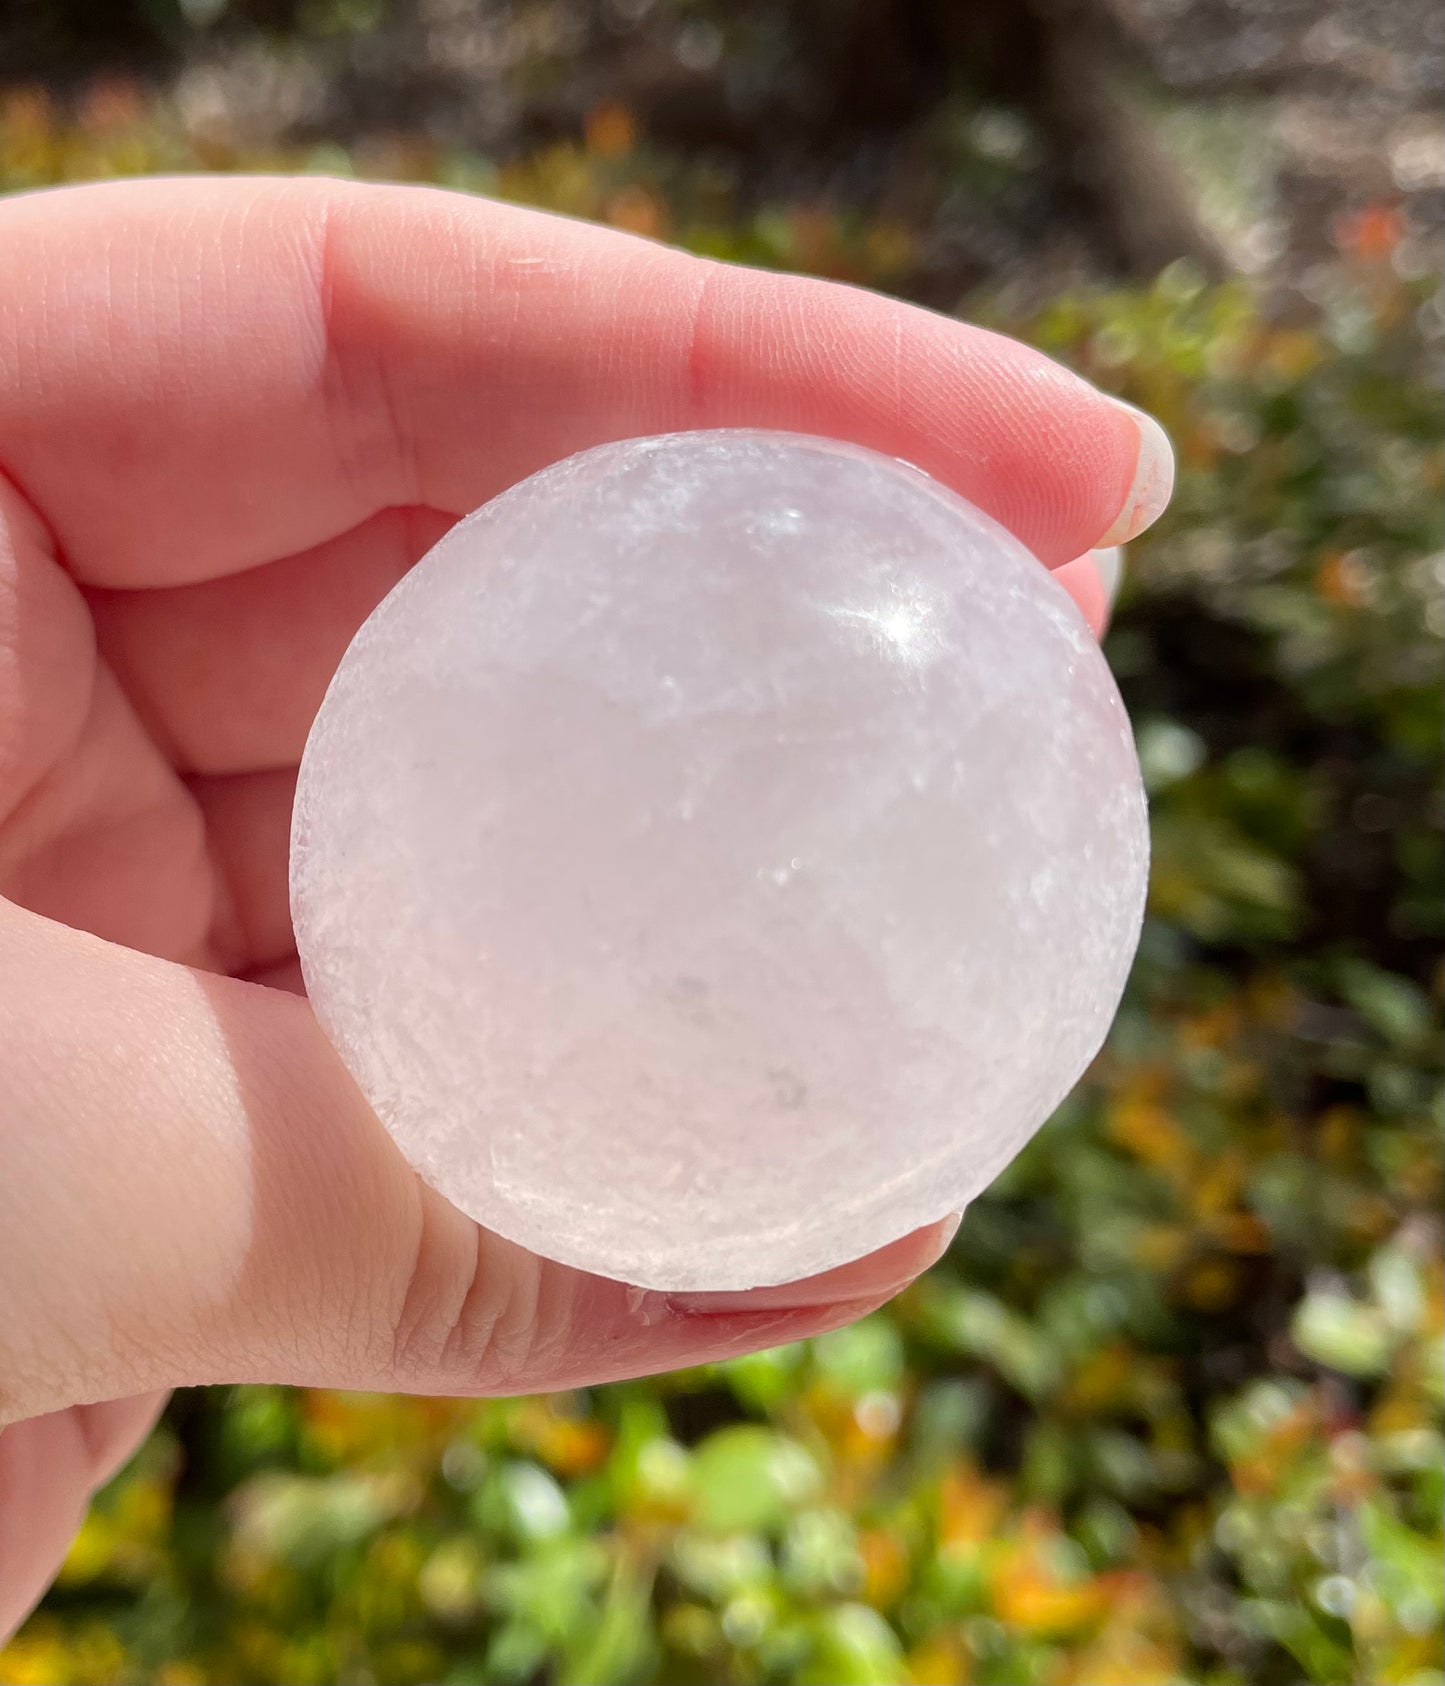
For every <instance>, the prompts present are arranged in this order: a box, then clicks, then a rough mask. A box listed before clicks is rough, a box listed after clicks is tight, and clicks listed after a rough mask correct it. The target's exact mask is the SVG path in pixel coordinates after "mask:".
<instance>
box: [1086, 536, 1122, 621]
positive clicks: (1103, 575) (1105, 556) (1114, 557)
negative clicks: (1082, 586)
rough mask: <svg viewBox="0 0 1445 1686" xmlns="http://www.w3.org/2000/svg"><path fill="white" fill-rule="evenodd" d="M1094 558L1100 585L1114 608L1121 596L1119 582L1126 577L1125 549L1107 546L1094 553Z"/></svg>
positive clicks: (1114, 545)
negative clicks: (1115, 600)
mask: <svg viewBox="0 0 1445 1686" xmlns="http://www.w3.org/2000/svg"><path fill="white" fill-rule="evenodd" d="M1093 557H1094V567H1095V568H1096V569H1097V570H1098V575H1099V583H1100V584H1101V585H1102V586H1103V588H1104V596H1105V597H1107V598H1108V600H1109V605H1110V607H1111V608H1112V607H1113V603H1114V599H1115V598H1116V597H1117V596H1118V595H1119V581H1120V580H1121V579H1122V578H1123V577H1124V551H1123V548H1122V547H1121V546H1119V545H1117V544H1111V545H1106V546H1105V547H1104V548H1103V549H1102V550H1096V551H1094V552H1093Z"/></svg>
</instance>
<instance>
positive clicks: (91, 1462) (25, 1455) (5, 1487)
mask: <svg viewBox="0 0 1445 1686" xmlns="http://www.w3.org/2000/svg"><path fill="white" fill-rule="evenodd" d="M164 1403H165V1395H164V1394H146V1395H142V1396H141V1397H139V1398H135V1399H111V1400H107V1401H106V1402H105V1403H104V1404H101V1405H77V1406H75V1407H74V1408H73V1409H71V1410H69V1411H53V1412H50V1413H49V1414H47V1415H46V1416H43V1417H32V1418H30V1419H28V1420H27V1421H25V1422H19V1423H14V1424H12V1425H11V1426H10V1427H9V1428H0V1646H3V1645H4V1643H5V1641H6V1639H7V1638H8V1637H9V1636H10V1634H11V1633H12V1632H13V1631H14V1630H15V1628H17V1627H18V1626H19V1625H20V1622H21V1621H22V1620H23V1619H24V1617H25V1616H26V1615H27V1614H28V1612H29V1611H30V1609H31V1607H32V1605H34V1604H35V1602H36V1601H37V1600H38V1599H39V1597H40V1595H41V1593H42V1592H44V1590H45V1588H46V1587H47V1586H48V1585H49V1584H50V1582H51V1580H52V1579H53V1578H54V1576H55V1573H56V1571H57V1570H58V1569H59V1567H60V1565H61V1563H62V1562H63V1561H64V1558H65V1553H66V1550H67V1549H68V1547H69V1545H70V1542H71V1540H72V1539H73V1538H74V1536H75V1531H76V1529H77V1528H78V1527H79V1526H80V1523H81V1519H82V1518H83V1517H84V1515H85V1507H86V1505H87V1503H88V1502H89V1500H90V1495H91V1494H92V1493H93V1492H94V1491H95V1490H96V1488H98V1487H100V1486H103V1485H104V1483H105V1482H107V1481H108V1480H109V1479H110V1478H111V1476H112V1475H114V1474H115V1472H116V1471H117V1470H118V1469H119V1468H120V1466H121V1465H122V1464H123V1463H125V1461H126V1460H127V1459H128V1458H129V1457H130V1456H131V1454H132V1453H133V1452H134V1451H135V1449H136V1447H137V1446H139V1445H140V1443H141V1441H142V1440H144V1439H145V1437H146V1435H147V1434H148V1433H149V1432H150V1430H151V1429H152V1428H153V1427H154V1425H155V1420H156V1418H157V1416H158V1415H159V1414H160V1410H161V1407H162V1406H163V1405H164Z"/></svg>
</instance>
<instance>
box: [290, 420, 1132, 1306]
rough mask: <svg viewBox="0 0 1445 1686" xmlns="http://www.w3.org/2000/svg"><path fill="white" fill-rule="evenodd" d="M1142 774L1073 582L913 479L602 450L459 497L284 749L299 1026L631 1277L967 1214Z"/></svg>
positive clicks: (455, 1186) (747, 1267)
mask: <svg viewBox="0 0 1445 1686" xmlns="http://www.w3.org/2000/svg"><path fill="white" fill-rule="evenodd" d="M1147 861H1148V838H1147V825H1146V814H1145V804H1144V797H1143V792H1142V788H1141V785H1140V780H1139V772H1138V766H1137V763H1136V760H1135V756H1134V748H1133V740H1132V736H1131V733H1130V729H1129V723H1128V720H1127V717H1126V715H1125V713H1124V709H1123V706H1122V704H1121V702H1120V699H1119V696H1118V693H1117V690H1116V689H1115V686H1114V682H1113V679H1112V677H1111V676H1110V674H1109V671H1108V668H1107V666H1106V664H1105V662H1104V659H1103V657H1102V655H1101V654H1100V652H1099V650H1098V649H1097V647H1096V645H1095V643H1094V641H1093V639H1092V637H1091V636H1090V634H1089V632H1088V630H1087V629H1086V627H1085V625H1084V623H1083V621H1082V619H1081V618H1080V616H1079V614H1078V613H1077V611H1076V610H1075V608H1074V606H1073V604H1072V603H1071V602H1070V601H1069V600H1068V598H1067V596H1066V595H1065V593H1064V592H1063V590H1062V589H1061V588H1060V587H1059V586H1058V585H1056V584H1055V583H1054V582H1053V581H1052V580H1051V579H1050V578H1049V576H1048V575H1047V573H1046V572H1045V571H1044V569H1043V568H1042V567H1041V566H1040V564H1039V563H1038V562H1037V561H1036V560H1035V559H1034V558H1033V557H1032V556H1031V555H1030V554H1029V553H1028V552H1027V551H1026V550H1025V549H1024V548H1023V547H1022V546H1021V545H1020V544H1019V543H1018V542H1017V541H1016V540H1014V539H1013V538H1011V537H1010V536H1009V535H1008V534H1007V533H1005V532H1004V531H1003V530H1002V529H1001V528H999V527H998V526H997V525H995V524H994V523H993V522H992V521H990V520H989V519H988V518H987V517H986V516H984V515H982V514H981V513H979V512H978V511H977V510H975V509H974V508H973V507H972V506H970V505H969V504H967V503H965V502H963V501H962V500H961V499H959V498H957V497H955V496H954V495H953V494H952V493H950V492H948V491H947V490H945V489H944V488H942V487H940V486H938V485H937V484H935V483H934V482H932V481H930V480H928V479H927V478H926V477H925V476H923V475H922V474H920V473H919V472H918V471H916V470H914V469H911V468H908V467H906V466H905V465H902V464H900V463H896V462H893V461H891V460H889V459H886V458H883V457H879V456H877V455H874V454H872V453H870V452H867V451H863V450H860V449H858V448H855V447H851V446H844V445H839V444H834V443H832V442H828V441H824V440H814V439H805V438H798V437H794V436H789V435H781V434H768V433H760V432H741V431H724V432H713V433H694V434H675V435H667V436H663V437H661V438H657V439H648V440H633V441H627V442H623V443H621V444H615V445H607V446H602V447H600V448H598V449H596V450H593V451H589V452H585V453H583V454H582V455H580V456H577V457H573V458H571V459H569V460H567V461H566V462H563V463H559V464H557V465H556V466H554V467H552V468H550V469H547V470H545V471H544V472H543V473H541V474H540V475H537V476H534V477H533V478H532V479H531V480H528V481H525V482H523V483H522V484H521V485H519V486H516V487H513V488H512V489H511V490H510V491H508V492H506V493H504V494H503V495H502V496H501V497H500V498H498V499H496V500H495V501H494V502H493V503H491V504H489V505H487V506H486V507H485V508H484V509H482V510H480V511H478V512H477V514H475V515H473V516H471V517H470V518H468V519H467V520H466V521H464V522H462V523H460V524H459V525H458V526H457V527H456V528H454V529H453V530H452V531H451V532H450V533H449V534H448V535H447V536H446V537H445V538H444V539H443V540H442V541H441V543H440V544H438V545H437V547H436V548H435V549H434V550H433V551H432V552H431V553H430V554H429V555H428V556H427V557H425V558H424V559H423V560H422V562H421V563H419V564H418V566H417V567H416V568H415V569H413V570H412V572H411V573H409V574H408V575H407V577H406V578H405V579H404V580H403V581H402V582H401V584H400V585H399V586H398V587H397V588H396V590H395V591H394V592H392V594H391V595H390V596H389V597H388V598H387V599H386V600H385V602H383V603H382V604H381V606H380V607H379V608H378V609H377V610H376V612H375V613H374V614H373V615H372V617H371V618H370V620H368V621H367V623H366V625H365V626H364V627H363V628H362V629H361V631H360V633H359V634H358V635H357V637H356V639H355V641H354V642H353V644H352V646H351V648H350V650H349V651H348V652H347V654H346V656H345V658H344V660H343V661H342V664H341V666H340V668H339V670H338V672H337V674H336V676H335V679H334V680H333V682H332V685H331V688H330V690H329V691H328V694H327V697H326V700H325V702H324V704H323V706H322V708H321V711H320V713H319V715H318V717H317V720H316V723H315V726H314V727H313V730H312V733H311V737H310V741H309V742H308V744H307V748H306V755H305V759H304V761H303V764H302V769H301V775H300V780H299V784H298V789H297V800H296V810H295V817H294V821H293V832H292V904H293V912H294V917H295V925H296V934H297V943H298V948H299V951H300V955H301V960H302V965H303V969H304V972H305V976H306V982H307V987H308V990H309V992H310V995H311V999H312V1001H313V1003H314V1005H315V1009H316V1011H317V1013H318V1015H319V1017H320V1019H321V1022H322V1024H323V1026H324V1027H325V1029H326V1030H327V1033H328V1034H329V1035H330V1037H331V1039H332V1041H333V1042H334V1044H335V1045H336V1047H337V1049H338V1051H339V1052H340V1054H341V1056H342V1058H343V1060H344V1061H345V1062H346V1064H347V1066H348V1068H349V1069H350V1070H351V1072H352V1074H353V1076H354V1077H355V1078H356V1080H357V1082H358V1084H359V1085H360V1087H361V1089H362V1091H363V1093H364V1094H365V1095H366V1097H367V1099H368V1100H369V1101H370V1103H371V1104H372V1106H373V1107H374V1108H375V1109H376V1111H377V1113H378V1114H379V1115H380V1117H381V1119H382V1121H383V1123H384V1124H385V1125H386V1127H387V1128H388V1129H389V1130H390V1131H391V1133H392V1135H393V1136H394V1138H395V1139H396V1141H397V1142H398V1144H399V1145H400V1147H401V1149H402V1151H403V1152H404V1153H405V1155H406V1156H407V1158H408V1159H409V1160H410V1161H411V1163H412V1164H413V1165H414V1166H415V1167H416V1168H417V1170H418V1171H419V1172H420V1173H421V1174H422V1175H423V1176H424V1177H425V1178H426V1179H427V1180H428V1181H429V1182H431V1183H432V1184H433V1185H434V1186H435V1187H436V1188H437V1189H439V1190H440V1191H441V1192H442V1193H443V1194H444V1195H446V1196H447V1197H448V1198H449V1199H451V1200H452V1201H454V1202H455V1203H456V1204H457V1205H458V1206H460V1207H461V1208H462V1209H463V1210H464V1211H466V1212H468V1213H470V1214H471V1215H472V1216H473V1217H475V1218H477V1219H478V1220H479V1221H480V1222H482V1223H484V1224H486V1225H488V1226H489V1227H491V1228H492V1229H495V1230H497V1231H499V1232H500V1233H501V1234H503V1235H506V1236H508V1237H510V1238H511V1239H513V1240H515V1241H518V1242H520V1243H522V1244H524V1245H526V1246H528V1247H531V1248H534V1249H535V1250H536V1251H538V1252H540V1253H542V1254H545V1255H547V1256H549V1257H552V1258H557V1259H561V1260H563V1261H565V1262H567V1263H569V1264H574V1265H578V1266H581V1267H584V1268H587V1269H591V1270H595V1271H599V1272H601V1273H603V1274H606V1275H610V1276H616V1277H621V1278H623V1279H624V1280H627V1281H630V1282H634V1283H638V1284H641V1285H644V1286H648V1287H655V1288H663V1289H673V1290H684V1289H692V1290H696V1289H709V1288H741V1287H748V1286H753V1285H756V1284H761V1283H772V1282H779V1281H785V1280H790V1279H792V1278H796V1277H799V1276H803V1275H806V1274H810V1273H812V1272H814V1271H819V1270H825V1269H828V1268H829V1267H831V1266H834V1265H837V1264H840V1263H842V1262H844V1261H846V1260H848V1259H851V1258H854V1257H857V1256H858V1255H860V1254H862V1253H864V1252H867V1251H869V1250H870V1249H872V1248H874V1247H877V1246H880V1245H882V1244H883V1243H885V1242H887V1241H889V1240H891V1239H893V1238H895V1237H897V1236H899V1235H901V1234H903V1233H905V1232H906V1231H908V1230H909V1229H912V1228H914V1227H916V1226H917V1225H919V1224H922V1223H925V1222H928V1221H930V1220H932V1219H935V1218H938V1217H941V1216H942V1215H944V1214H945V1213H948V1212H951V1211H957V1210H959V1209H961V1208H962V1207H963V1206H964V1205H965V1204H966V1203H967V1202H968V1201H969V1200H970V1199H972V1198H973V1196H974V1195H976V1194H977V1193H978V1192H979V1191H980V1190H981V1189H982V1188H984V1187H985V1186H986V1185H987V1184H988V1182H989V1181H990V1180H991V1179H992V1178H993V1177H994V1175H995V1174H996V1173H997V1172H998V1171H999V1170H1000V1169H1001V1168H1002V1167H1003V1165H1004V1164H1006V1163H1007V1161H1008V1160H1009V1159H1011V1158H1012V1157H1013V1155H1014V1154H1015V1153H1017V1151H1018V1150H1019V1148H1020V1147H1022V1146H1023V1144H1024V1142H1025V1141H1026V1140H1027V1139H1028V1138H1029V1136H1030V1135H1031V1134H1032V1133H1033V1132H1034V1131H1035V1130H1036V1129H1037V1128H1038V1126H1039V1125H1040V1124H1041V1123H1042V1122H1043V1121H1044V1120H1045V1118H1046V1117H1047V1116H1048V1114H1049V1113H1050V1111H1051V1110H1052V1109H1053V1108H1054V1106H1055V1105H1056V1104H1057V1103H1058V1102H1059V1100H1061V1099H1062V1097H1063V1096H1064V1095H1065V1094H1066V1093H1067V1091H1068V1090H1069V1088H1070V1087H1071V1086H1072V1084H1073V1083H1074V1082H1075V1080H1076V1079H1077V1078H1078V1076H1079V1075H1080V1073H1081V1072H1082V1070H1083V1069H1084V1067H1085V1065H1086V1064H1087V1063H1088V1061H1089V1060H1090V1058H1091V1057H1092V1056H1093V1054H1094V1053H1095V1051H1096V1050H1097V1048H1098V1046H1099V1044H1100V1042H1101V1041H1102V1039H1103V1036H1104V1034H1105V1032H1106V1030H1107V1028H1108V1025H1109V1022H1110V1020H1111V1019H1112V1017H1113V1013H1114V1010H1115V1007H1116V1005H1117V1002H1118V998H1119V995H1120V992H1121V990H1122V988H1123V984H1124V980H1125V976H1126V974H1127V972H1128V968H1129V964H1130V961H1131V959H1132V956H1133V952H1134V948H1135V945H1136V942H1137V939H1138V933H1139V925H1140V920H1141V917H1142V908H1143V899H1144V890H1145V881H1146V876H1147Z"/></svg>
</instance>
